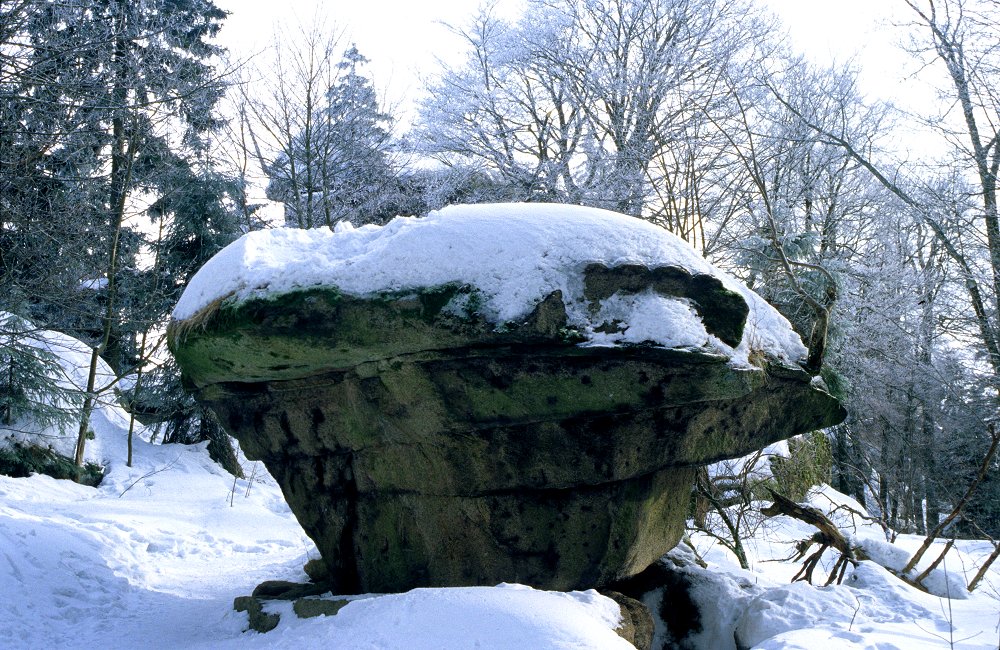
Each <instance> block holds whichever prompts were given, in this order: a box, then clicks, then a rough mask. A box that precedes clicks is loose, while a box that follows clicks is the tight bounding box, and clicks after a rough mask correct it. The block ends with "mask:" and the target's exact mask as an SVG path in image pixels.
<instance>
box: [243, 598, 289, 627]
mask: <svg viewBox="0 0 1000 650" xmlns="http://www.w3.org/2000/svg"><path fill="white" fill-rule="evenodd" d="M233 609H235V610H236V611H237V612H246V613H247V614H248V615H249V617H250V629H251V630H253V631H255V632H260V633H262V634H263V633H265V632H270V631H271V630H273V629H274V628H276V627H278V623H279V622H281V615H280V614H269V613H267V612H265V611H264V604H263V603H262V602H261V601H260V600H259V599H257V598H254V597H253V596H237V597H236V598H235V599H234V600H233Z"/></svg>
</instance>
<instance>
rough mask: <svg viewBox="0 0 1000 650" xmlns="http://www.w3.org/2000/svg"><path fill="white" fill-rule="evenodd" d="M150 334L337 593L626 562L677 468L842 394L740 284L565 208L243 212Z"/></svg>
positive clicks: (641, 550)
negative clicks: (159, 329) (374, 220)
mask: <svg viewBox="0 0 1000 650" xmlns="http://www.w3.org/2000/svg"><path fill="white" fill-rule="evenodd" d="M169 339H170V345H171V349H172V350H173V353H174V355H175V357H176V359H177V362H178V364H179V365H180V367H181V369H182V370H183V373H184V376H185V379H186V382H187V383H188V385H189V386H191V387H192V388H193V389H194V390H195V391H196V396H197V398H198V399H199V400H200V401H201V402H202V403H204V404H207V405H208V406H210V407H211V408H212V409H213V410H214V411H215V413H216V414H217V415H218V416H219V418H220V420H221V422H222V423H223V425H224V426H225V427H226V429H227V430H228V431H229V432H230V433H231V434H232V435H233V436H235V437H236V438H237V439H238V440H239V441H240V443H241V445H242V447H243V449H244V451H245V452H246V454H247V456H248V457H249V458H253V459H259V460H262V461H264V463H265V464H266V466H267V468H268V469H269V470H270V472H271V473H272V474H273V475H274V477H275V478H276V479H277V480H278V482H279V483H280V484H281V486H282V489H283V491H284V494H285V496H286V498H287V500H288V503H289V506H290V507H291V509H292V511H293V512H294V513H295V515H296V517H297V518H298V520H299V521H300V523H301V524H302V526H303V528H304V529H305V531H306V532H307V533H308V534H309V535H310V536H311V537H312V539H313V540H314V541H315V542H316V545H317V547H318V548H319V551H320V553H321V554H322V556H323V558H324V560H325V562H326V564H327V565H328V566H329V568H330V572H331V576H332V581H333V585H332V586H333V588H334V589H335V590H337V591H339V592H341V593H350V592H362V591H375V592H387V591H402V590H406V589H410V588H413V587H418V586H445V585H475V584H496V583H498V582H520V583H525V584H530V585H534V586H538V587H543V588H550V589H575V588H587V587H594V586H598V585H601V584H605V583H608V582H611V581H614V580H618V579H622V578H625V577H627V576H630V575H633V574H635V573H638V572H639V571H642V570H643V569H645V568H646V567H647V566H648V565H649V564H650V563H652V562H653V561H655V560H656V559H657V558H659V557H660V556H661V555H663V553H665V552H666V551H667V550H669V549H670V548H671V547H673V546H674V545H675V544H676V543H677V541H678V540H679V539H680V536H681V534H682V531H683V526H684V520H685V515H686V511H687V505H688V500H689V494H690V486H691V483H692V476H693V472H694V469H695V468H696V467H698V466H700V465H703V464H706V463H710V462H713V461H717V460H720V459H723V458H730V457H736V456H740V455H744V454H746V453H748V452H750V451H752V450H754V449H758V448H761V447H763V446H765V445H767V444H769V443H771V442H774V441H776V440H780V439H783V438H787V437H789V436H792V435H795V434H799V433H803V432H805V431H810V430H813V429H816V428H820V427H825V426H830V425H832V424H835V423H837V422H839V421H840V420H842V419H843V417H844V412H843V409H842V407H841V406H840V405H839V403H838V402H837V401H836V400H835V399H834V398H832V397H831V396H830V395H829V394H828V393H827V392H826V391H824V390H823V389H822V383H821V382H819V381H817V380H815V379H814V378H813V377H811V376H810V375H809V374H808V373H806V372H805V371H804V370H802V369H801V368H800V367H799V366H798V364H797V362H798V361H799V360H801V359H802V358H803V357H804V355H805V352H806V351H805V348H804V347H803V346H802V343H801V341H800V340H799V338H798V337H797V336H796V335H795V333H794V332H793V331H792V329H791V327H790V326H789V324H788V322H787V321H786V320H785V319H784V318H782V317H781V316H780V315H779V314H778V313H777V312H776V311H775V310H774V309H773V308H771V307H770V306H769V305H767V304H766V303H765V302H764V301H763V300H761V299H760V298H759V297H758V296H757V295H756V294H754V293H753V292H751V291H749V290H748V289H747V288H746V287H744V286H742V285H741V284H740V283H739V282H737V281H735V280H733V279H732V278H730V277H728V276H726V275H725V274H723V273H721V272H720V271H718V270H716V269H714V268H712V267H711V266H710V265H709V264H708V263H707V262H705V260H704V259H703V258H701V257H700V256H698V255H697V254H696V253H695V252H694V251H693V250H692V249H691V248H690V247H689V246H688V245H687V244H685V243H684V242H682V241H681V240H679V239H677V238H676V237H674V236H673V235H671V234H669V233H668V232H666V231H664V230H662V229H660V228H658V227H655V226H653V225H651V224H649V223H646V222H644V221H641V220H639V219H635V218H632V217H627V216H623V215H619V214H615V213H612V212H607V211H602V210H595V209H588V208H581V207H572V206H554V205H540V204H531V205H479V206H455V207H451V208H446V209H444V210H441V211H439V212H435V213H432V214H431V215H430V216H428V217H424V218H396V219H395V220H393V221H392V222H390V223H389V224H388V225H386V226H384V227H375V226H364V227H362V228H357V229H354V228H350V227H346V226H345V227H339V228H338V229H336V230H335V231H333V232H331V231H329V230H314V231H303V230H280V229H279V230H271V231H264V232H254V233H250V234H248V235H246V236H245V237H243V238H242V239H240V240H239V241H237V242H235V243H233V244H232V245H230V246H229V247H228V248H226V249H225V250H223V251H222V252H220V253H219V254H218V255H217V256H216V257H215V258H213V259H212V260H210V261H209V262H208V263H207V264H206V265H205V266H204V268H202V269H201V270H200V271H199V272H198V274H197V275H196V276H195V277H194V279H193V280H192V281H191V284H190V286H189V287H188V289H187V290H186V291H185V293H184V295H183V297H182V298H181V301H180V302H179V303H178V305H177V308H176V309H175V311H174V320H173V322H172V323H171V325H170V329H169Z"/></svg>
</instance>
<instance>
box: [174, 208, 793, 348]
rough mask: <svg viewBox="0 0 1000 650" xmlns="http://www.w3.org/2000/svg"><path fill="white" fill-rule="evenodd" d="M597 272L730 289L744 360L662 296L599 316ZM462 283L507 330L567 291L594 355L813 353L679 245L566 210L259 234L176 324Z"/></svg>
mask: <svg viewBox="0 0 1000 650" xmlns="http://www.w3.org/2000/svg"><path fill="white" fill-rule="evenodd" d="M594 263H599V264H603V265H605V266H609V267H612V266H620V265H624V264H640V265H644V266H646V267H649V268H657V267H662V266H677V267H681V268H683V269H685V270H687V271H688V272H690V273H692V274H694V273H703V274H709V275H713V276H715V277H717V278H719V279H720V280H721V281H722V283H723V285H724V286H725V287H726V288H727V289H729V290H731V291H734V292H737V293H739V294H741V295H742V296H743V298H744V299H745V300H746V302H747V304H748V306H749V308H750V313H749V315H748V317H747V323H746V328H745V330H744V332H743V340H742V342H741V343H740V345H739V346H738V347H737V348H736V349H735V350H734V349H733V348H731V347H729V346H728V345H726V344H725V343H723V342H722V341H720V340H718V339H717V338H716V337H714V336H711V335H710V334H708V332H707V331H706V330H705V327H704V325H703V323H702V322H701V318H700V317H699V316H698V314H697V312H696V311H695V310H694V309H692V308H691V306H690V305H689V304H687V302H686V301H684V300H680V299H674V298H668V297H664V296H661V295H659V294H655V293H653V292H646V293H644V294H638V295H632V296H618V295H615V296H612V297H611V299H609V300H607V301H604V303H603V304H602V309H601V310H600V311H601V313H599V314H597V315H593V314H591V313H590V311H589V309H588V308H587V305H586V303H585V301H584V299H583V282H584V269H585V268H586V266H587V265H589V264H594ZM454 283H458V284H469V285H472V286H474V287H476V288H477V289H478V290H479V291H480V292H481V293H482V295H483V298H484V301H483V305H482V308H481V313H482V314H483V315H484V316H486V317H487V318H488V319H490V321H491V322H494V323H496V324H497V325H501V324H503V323H505V322H509V321H514V320H516V319H518V318H521V317H524V316H525V315H527V314H528V313H530V312H531V310H532V309H533V308H534V306H535V305H536V304H537V303H538V302H540V301H541V300H542V299H543V298H544V297H545V296H547V295H548V294H550V293H552V292H553V291H555V290H560V291H562V295H563V300H564V301H565V303H566V309H567V316H568V319H569V325H570V326H571V327H575V328H577V329H578V330H579V332H580V333H581V334H583V335H584V336H585V337H586V338H587V343H585V344H589V345H620V344H623V343H643V342H652V343H654V344H657V345H660V346H663V347H670V348H706V349H708V350H710V351H713V352H717V353H721V354H725V355H726V356H728V357H730V358H731V359H732V360H733V361H734V362H735V363H746V362H747V355H748V354H749V352H750V351H751V350H760V351H762V352H764V353H765V354H767V355H769V356H771V357H774V358H777V359H781V360H783V361H785V362H788V363H793V362H796V361H799V360H801V359H803V358H804V357H805V355H806V352H807V351H806V348H805V346H803V345H802V341H801V340H800V339H799V337H798V335H797V334H795V332H794V331H793V330H792V328H791V325H790V324H789V323H788V321H787V320H786V319H785V318H784V317H783V316H781V315H780V314H779V313H778V312H777V311H776V310H775V309H774V308H773V307H771V306H770V305H768V304H767V303H766V302H765V301H764V300H763V299H762V298H760V296H758V295H757V294H756V293H754V292H753V291H751V290H750V289H748V288H746V287H745V286H744V285H743V284H742V283H741V282H739V281H737V280H735V279H733V278H732V277H730V276H728V275H727V274H725V273H723V272H722V271H719V270H718V269H716V268H714V267H713V266H711V265H710V264H709V263H708V262H707V261H706V260H705V259H704V258H702V257H701V256H700V255H698V253H697V252H695V250H694V249H693V248H691V247H690V246H689V245H688V244H687V243H686V242H684V241H683V240H681V239H680V238H678V237H676V236H675V235H673V234H671V233H669V232H667V231H666V230H664V229H662V228H659V227H657V226H654V225H653V224H650V223H648V222H645V221H643V220H641V219H636V218H633V217H628V216H625V215H622V214H618V213H615V212H609V211H607V210H599V209H596V208H586V207H580V206H570V205H558V204H539V203H536V204H484V205H460V206H450V207H447V208H444V209H442V210H439V211H436V212H432V213H431V214H430V215H429V216H427V217H396V218H395V219H393V220H392V221H391V222H390V223H388V224H387V225H385V226H381V227H380V226H374V225H367V226H362V227H361V228H351V227H348V226H347V225H346V224H342V225H340V226H338V227H337V228H336V229H335V230H334V231H330V230H328V229H325V228H324V229H315V230H300V229H286V228H278V229H274V230H265V231H257V232H252V233H249V234H247V235H244V236H243V237H242V238H240V239H239V240H237V241H236V242H234V243H232V244H230V245H229V246H227V247H226V248H225V249H223V250H222V251H220V252H219V253H218V254H217V255H216V256H215V257H214V258H212V259H211V260H209V262H208V263H206V264H205V266H203V267H202V268H201V270H199V271H198V273H197V274H196V275H195V276H194V278H192V280H191V282H190V284H189V285H188V288H187V289H186V290H185V292H184V295H183V296H182V297H181V299H180V301H179V302H178V303H177V306H176V308H175V309H174V313H173V317H174V319H175V320H178V321H182V320H186V319H189V318H192V317H193V316H195V315H196V314H197V313H198V312H200V311H201V310H202V309H204V308H205V307H207V306H209V305H211V304H212V303H214V302H216V301H221V300H232V301H235V302H242V301H244V300H247V299H249V298H254V297H266V296H269V295H277V294H283V293H288V292H292V291H296V290H302V289H309V288H315V287H323V286H332V287H336V288H337V289H338V290H339V291H341V292H343V293H346V294H349V295H354V296H362V297H363V296H369V295H375V294H379V293H385V292H405V291H410V290H418V289H421V288H428V287H436V286H441V285H446V284H454ZM612 313H613V314H614V316H615V317H616V318H618V319H619V320H623V318H624V319H627V320H623V322H624V323H625V325H624V327H623V329H622V331H621V332H619V333H616V334H606V333H599V332H595V331H594V329H593V327H594V325H596V324H597V323H599V322H602V321H601V320H598V318H604V317H607V316H608V315H609V314H612ZM592 320H594V321H596V322H592Z"/></svg>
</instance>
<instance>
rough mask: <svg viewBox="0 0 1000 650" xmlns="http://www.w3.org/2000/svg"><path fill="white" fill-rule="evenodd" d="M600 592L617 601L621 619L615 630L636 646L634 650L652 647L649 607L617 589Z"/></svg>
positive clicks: (645, 649) (648, 649) (651, 622)
mask: <svg viewBox="0 0 1000 650" xmlns="http://www.w3.org/2000/svg"><path fill="white" fill-rule="evenodd" d="M601 593H602V594H604V595H605V596H607V597H608V598H610V599H612V600H614V601H615V602H616V603H618V607H620V608H621V612H622V621H621V623H620V624H619V625H618V627H617V628H615V632H616V633H617V634H618V636H620V637H621V638H623V639H625V640H626V641H628V642H629V643H631V644H632V645H634V646H635V647H636V650H651V649H652V647H653V615H652V614H650V613H649V609H648V608H647V607H646V606H645V605H643V604H642V603H641V602H640V601H638V600H636V599H635V598H630V597H628V596H626V595H625V594H622V593H619V592H617V591H610V590H609V591H602V592H601Z"/></svg>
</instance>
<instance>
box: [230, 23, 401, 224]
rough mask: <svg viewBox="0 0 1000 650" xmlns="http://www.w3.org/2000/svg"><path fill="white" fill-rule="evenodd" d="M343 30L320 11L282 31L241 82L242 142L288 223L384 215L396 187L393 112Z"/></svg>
mask: <svg viewBox="0 0 1000 650" xmlns="http://www.w3.org/2000/svg"><path fill="white" fill-rule="evenodd" d="M341 38H342V37H341V34H340V32H339V31H337V30H330V29H327V28H326V26H325V25H324V23H323V22H322V21H317V22H314V23H313V24H311V25H310V26H308V27H301V28H299V29H298V30H292V31H277V32H276V33H275V36H274V40H273V42H272V45H271V48H270V49H269V50H268V52H267V56H266V57H265V58H264V59H263V62H262V63H260V64H258V65H256V66H255V67H253V68H248V70H247V72H246V73H245V74H246V76H245V78H244V79H243V81H242V83H240V84H239V93H240V94H239V99H238V100H237V104H238V109H237V110H238V113H239V115H240V118H241V127H240V128H241V130H242V132H241V138H240V142H241V143H242V146H243V147H245V151H246V152H247V154H248V155H249V157H250V158H252V159H253V160H254V161H255V162H256V163H257V165H258V166H259V168H260V169H261V171H262V173H263V174H264V176H265V177H266V178H267V179H268V188H267V193H268V196H269V198H271V199H273V200H276V201H280V202H282V203H284V205H285V222H286V225H289V226H293V227H299V228H313V227H317V226H327V227H331V228H332V227H333V225H334V224H336V222H338V221H340V220H342V219H347V220H349V221H352V222H354V223H356V224H360V223H367V222H371V221H379V220H380V219H381V218H382V215H381V213H380V210H381V206H382V204H383V202H386V201H387V199H388V198H389V197H391V195H392V194H393V192H394V189H395V188H394V182H395V171H394V168H393V160H392V134H391V127H392V117H391V116H390V115H389V114H388V113H386V112H384V111H383V110H382V108H381V107H380V106H379V101H378V98H377V96H376V93H375V91H374V89H373V88H372V85H371V82H370V81H369V80H368V78H367V77H365V76H364V74H363V67H364V65H365V64H366V63H367V59H365V57H364V56H362V55H361V53H360V52H358V50H357V48H356V47H354V46H349V47H347V48H346V49H342V46H341ZM262 87H264V88H267V90H266V91H265V92H261V88H262Z"/></svg>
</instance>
